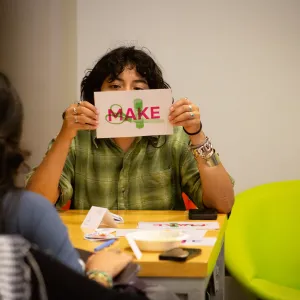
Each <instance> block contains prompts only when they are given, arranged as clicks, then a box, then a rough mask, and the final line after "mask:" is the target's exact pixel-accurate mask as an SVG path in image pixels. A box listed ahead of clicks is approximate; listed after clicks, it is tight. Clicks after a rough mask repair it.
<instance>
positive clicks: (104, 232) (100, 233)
mask: <svg viewBox="0 0 300 300" xmlns="http://www.w3.org/2000/svg"><path fill="white" fill-rule="evenodd" d="M115 231H116V229H114V228H98V229H96V230H95V231H93V232H91V233H86V234H85V235H84V239H86V240H89V241H97V242H99V241H105V240H111V239H115V238H116V236H115V235H113V233H114V232H115Z"/></svg>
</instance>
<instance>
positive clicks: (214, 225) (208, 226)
mask: <svg viewBox="0 0 300 300" xmlns="http://www.w3.org/2000/svg"><path fill="white" fill-rule="evenodd" d="M138 228H140V229H148V230H153V229H182V230H187V229H188V230H193V229H204V230H215V229H219V228H220V225H219V223H218V222H139V223H138Z"/></svg>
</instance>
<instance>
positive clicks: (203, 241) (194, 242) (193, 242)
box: [181, 237, 217, 246]
mask: <svg viewBox="0 0 300 300" xmlns="http://www.w3.org/2000/svg"><path fill="white" fill-rule="evenodd" d="M216 240H217V238H215V237H203V238H200V239H199V238H198V239H191V238H189V239H187V240H185V241H182V242H181V244H182V246H214V244H215V242H216Z"/></svg>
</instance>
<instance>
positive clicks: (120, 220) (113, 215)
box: [110, 212, 124, 224]
mask: <svg viewBox="0 0 300 300" xmlns="http://www.w3.org/2000/svg"><path fill="white" fill-rule="evenodd" d="M110 214H111V216H112V217H113V219H114V221H115V222H116V223H119V224H123V223H124V220H123V218H122V217H121V216H119V215H116V214H113V213H112V212H111V213H110Z"/></svg>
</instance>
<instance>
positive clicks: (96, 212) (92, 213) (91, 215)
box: [80, 206, 117, 233]
mask: <svg viewBox="0 0 300 300" xmlns="http://www.w3.org/2000/svg"><path fill="white" fill-rule="evenodd" d="M100 225H103V226H105V227H111V228H116V227H117V224H116V222H115V221H114V219H113V217H112V215H111V214H110V212H109V210H108V209H107V208H103V207H98V206H92V207H91V208H90V210H89V212H88V213H87V215H86V217H85V219H84V221H83V222H82V224H81V226H80V227H81V230H82V231H83V232H85V233H89V232H93V231H94V230H95V229H97V228H98V227H99V226H100Z"/></svg>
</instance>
